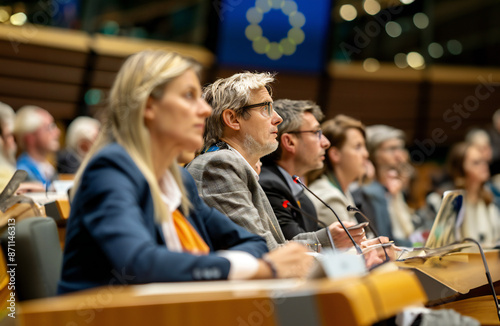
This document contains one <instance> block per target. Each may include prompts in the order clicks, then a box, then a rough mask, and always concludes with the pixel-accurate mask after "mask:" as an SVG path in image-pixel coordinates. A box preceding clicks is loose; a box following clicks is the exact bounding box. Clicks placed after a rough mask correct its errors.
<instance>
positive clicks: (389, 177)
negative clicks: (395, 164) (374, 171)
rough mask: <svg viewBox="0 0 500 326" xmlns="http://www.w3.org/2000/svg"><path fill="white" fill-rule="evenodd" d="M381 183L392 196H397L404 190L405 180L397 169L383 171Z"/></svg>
mask: <svg viewBox="0 0 500 326" xmlns="http://www.w3.org/2000/svg"><path fill="white" fill-rule="evenodd" d="M380 183H381V184H383V185H384V186H385V187H386V188H387V191H389V193H390V194H392V195H395V194H397V193H398V192H400V191H401V190H402V189H403V180H402V179H401V176H400V174H399V172H398V171H397V170H396V169H382V172H381V173H380Z"/></svg>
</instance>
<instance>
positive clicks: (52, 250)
mask: <svg viewBox="0 0 500 326" xmlns="http://www.w3.org/2000/svg"><path fill="white" fill-rule="evenodd" d="M15 230H16V232H15V238H12V233H11V234H9V229H7V231H6V232H4V233H3V234H2V236H1V237H0V242H1V244H2V250H3V252H4V256H5V260H6V263H7V270H9V268H11V267H12V266H9V264H17V266H14V267H13V268H15V273H16V295H17V299H18V300H19V301H23V300H31V299H38V298H46V297H51V296H55V295H56V294H57V283H58V281H59V278H60V274H61V266H62V250H61V246H60V244H59V235H58V232H57V225H56V223H55V222H54V220H53V219H52V218H47V217H28V218H26V219H23V220H21V221H19V222H16V226H15ZM9 236H10V238H9ZM12 240H14V241H12ZM9 242H10V243H11V247H12V248H15V256H13V257H14V261H11V260H10V257H11V256H9V254H8V248H9ZM12 242H14V243H15V246H12ZM11 255H12V254H11Z"/></svg>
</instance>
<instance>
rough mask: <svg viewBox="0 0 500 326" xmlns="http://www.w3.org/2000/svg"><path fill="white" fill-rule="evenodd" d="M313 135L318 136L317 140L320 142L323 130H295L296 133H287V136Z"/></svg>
mask: <svg viewBox="0 0 500 326" xmlns="http://www.w3.org/2000/svg"><path fill="white" fill-rule="evenodd" d="M308 132H310V133H313V134H316V135H317V136H318V139H319V140H321V136H322V135H323V130H321V129H318V130H296V131H289V132H287V134H304V133H308Z"/></svg>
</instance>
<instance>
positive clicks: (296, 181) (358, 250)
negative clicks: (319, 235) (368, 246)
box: [292, 175, 363, 255]
mask: <svg viewBox="0 0 500 326" xmlns="http://www.w3.org/2000/svg"><path fill="white" fill-rule="evenodd" d="M292 178H293V181H294V182H295V183H297V184H299V185H301V186H302V187H303V188H304V189H305V190H307V191H308V192H309V193H310V194H311V195H313V196H314V197H316V198H317V199H318V200H319V201H320V202H321V203H322V204H323V205H325V206H326V207H327V208H328V209H329V210H330V211H332V213H333V215H335V217H336V218H337V221H339V223H340V225H341V226H342V228H343V229H344V231H345V233H347V236H348V237H349V239H350V240H351V242H352V244H353V245H354V248H356V252H357V253H358V254H359V255H363V251H362V250H361V248H360V247H359V246H358V244H357V243H356V241H354V239H353V238H352V236H351V233H349V231H348V230H347V228H346V227H345V225H344V223H342V221H341V220H340V218H339V216H338V215H337V213H335V211H334V210H333V208H331V207H330V205H328V204H327V203H325V202H324V201H323V200H322V199H321V198H319V197H318V196H317V195H316V194H315V193H314V192H313V191H312V190H311V189H309V188H308V187H307V186H306V185H305V184H304V183H303V182H302V181H301V180H300V178H299V177H298V176H296V175H294V176H292ZM327 231H328V233H330V230H329V229H327Z"/></svg>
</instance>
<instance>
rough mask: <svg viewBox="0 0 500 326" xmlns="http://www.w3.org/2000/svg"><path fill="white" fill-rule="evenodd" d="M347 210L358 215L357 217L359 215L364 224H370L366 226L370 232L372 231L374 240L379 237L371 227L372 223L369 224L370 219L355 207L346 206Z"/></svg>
mask: <svg viewBox="0 0 500 326" xmlns="http://www.w3.org/2000/svg"><path fill="white" fill-rule="evenodd" d="M347 210H348V211H349V212H356V213H359V215H361V217H363V220H365V222H368V223H370V224H368V228H369V229H370V231H372V233H373V235H374V236H375V238H378V237H379V235H378V233H377V231H375V229H374V228H373V227H372V223H371V221H370V219H369V218H368V217H367V216H366V215H365V214H364V213H363V212H362V211H361V210H360V209H359V208H357V207H355V206H351V205H347Z"/></svg>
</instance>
